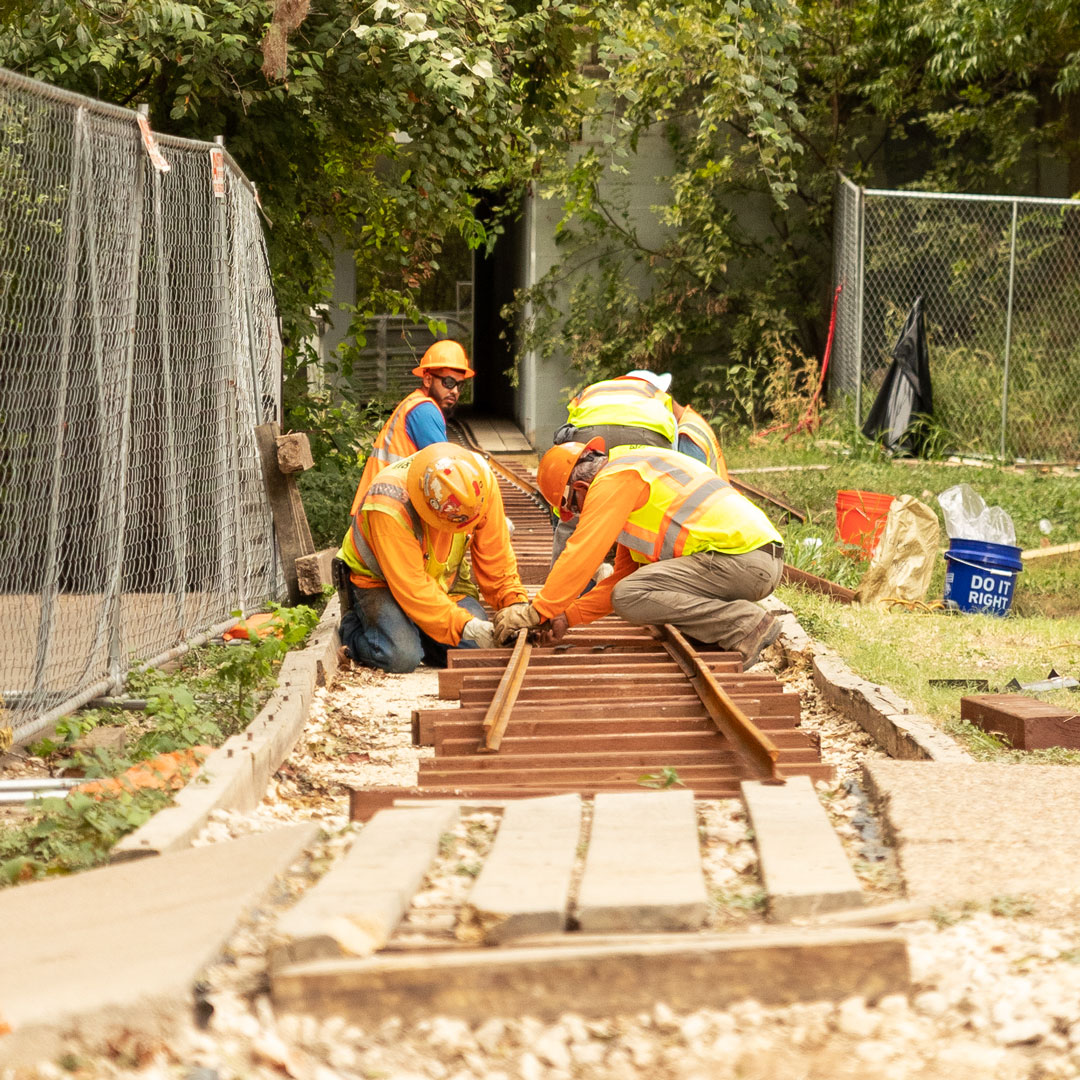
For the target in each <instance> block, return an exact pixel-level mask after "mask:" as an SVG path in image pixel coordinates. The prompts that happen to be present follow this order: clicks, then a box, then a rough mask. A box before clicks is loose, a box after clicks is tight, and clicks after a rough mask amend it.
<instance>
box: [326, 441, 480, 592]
mask: <svg viewBox="0 0 1080 1080" xmlns="http://www.w3.org/2000/svg"><path fill="white" fill-rule="evenodd" d="M409 464H410V462H409V460H408V459H406V460H403V461H397V462H395V463H394V464H393V465H388V466H387V467H386V468H385V469H383V470H382V471H381V472H380V473H379V475H378V476H377V477H376V479H375V481H374V482H373V483H372V484H371V486H370V487H369V488H368V489H367V491H366V492H365V493H364V498H363V501H362V502H361V504H360V506H359V508H358V509H357V511H356V513H355V514H353V519H352V524H351V525H350V526H349V531H348V532H347V533H346V534H345V539H344V540H342V542H341V547H340V548H339V549H338V558H339V559H342V560H344V562H346V563H347V564H348V566H349V569H350V570H351V571H352V578H353V580H354V581H355V582H356V584H357V585H360V586H363V585H364V584H370V583H372V582H378V581H385V580H386V575H385V574H384V573H383V570H382V567H381V566H380V565H379V560H378V558H377V556H376V555H375V552H374V551H373V550H372V548H371V527H370V525H369V523H368V518H369V515H371V514H388V515H389V516H390V517H392V518H393V519H394V520H395V521H397V522H398V524H400V525H401V527H402V528H403V529H405V530H406V531H407V532H409V533H411V534H412V535H413V537H414V538H415V539H416V542H417V543H418V544H419V545H420V550H421V552H422V553H423V556H424V570H425V571H426V573H427V575H428V577H430V578H434V580H435V581H436V583H437V584H438V586H439V588H440V589H442V591H443V592H445V593H447V594H450V595H455V596H457V595H461V596H478V592H477V588H476V585H475V583H474V582H473V581H472V579H471V575H470V573H469V567H468V566H463V563H464V560H465V554H466V552H467V551H468V548H469V540H470V539H471V537H472V534H471V533H447V532H443V531H439V532H438V533H437V534H436V533H434V530H432V529H431V528H430V527H429V526H428V524H427V523H426V522H425V521H424V520H423V519H422V518H421V517H420V515H419V514H418V513H417V512H416V510H415V509H414V507H413V505H412V503H411V502H409V495H408V492H407V490H406V488H405V476H406V474H407V473H408V471H409ZM447 539H449V544H448V545H447ZM447 546H448V548H449V550H448V551H446V552H445V553H443V549H444V548H446V547H447Z"/></svg>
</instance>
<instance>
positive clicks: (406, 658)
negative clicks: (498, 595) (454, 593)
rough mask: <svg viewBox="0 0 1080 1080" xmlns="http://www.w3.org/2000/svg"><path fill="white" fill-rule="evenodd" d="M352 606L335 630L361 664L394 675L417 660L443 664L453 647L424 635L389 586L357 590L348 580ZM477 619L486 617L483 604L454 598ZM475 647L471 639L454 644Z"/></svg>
mask: <svg viewBox="0 0 1080 1080" xmlns="http://www.w3.org/2000/svg"><path fill="white" fill-rule="evenodd" d="M349 594H350V596H351V597H352V609H351V610H350V611H347V612H345V615H344V616H343V618H342V620H341V626H340V627H339V629H338V633H339V634H340V635H341V641H342V644H343V645H344V646H345V648H346V650H348V653H349V656H350V657H351V658H352V659H353V660H355V661H356V663H358V664H363V665H364V666H365V667H373V668H378V669H379V670H380V671H388V672H390V673H391V674H394V675H402V674H405V673H406V672H409V671H415V670H416V669H417V668H418V667H419V666H420V664H421V662H423V663H425V664H427V665H428V666H429V667H438V668H444V667H446V651H447V649H449V648H454V647H455V646H450V645H444V644H443V643H442V642H440V641H436V640H435V639H434V638H432V637H430V636H429V635H427V634H425V633H424V631H423V630H421V629H420V627H419V626H417V625H416V623H414V622H413V621H412V619H410V618H409V616H408V615H406V614H405V612H404V611H403V610H402V608H401V605H400V604H399V603H398V602H397V601H396V600H395V599H394V597H393V594H392V593H391V592H390V590H389V589H382V588H378V589H358V588H357V587H356V586H355V585H353V584H352V582H350V583H349ZM458 607H461V608H464V609H465V610H466V611H467V612H468V613H469V614H470V615H475V616H476V617H477V618H478V619H486V618H487V613H486V612H485V611H484V608H483V605H481V603H480V602H479V601H478V600H474V599H473V598H472V597H471V596H464V597H462V598H461V599H460V600H459V601H458ZM456 647H457V648H462V649H475V648H476V644H475V643H474V642H472V641H463V642H462V643H461V645H459V646H456Z"/></svg>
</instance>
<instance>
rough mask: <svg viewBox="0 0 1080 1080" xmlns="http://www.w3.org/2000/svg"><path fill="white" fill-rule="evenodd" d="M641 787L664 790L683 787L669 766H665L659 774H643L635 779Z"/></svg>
mask: <svg viewBox="0 0 1080 1080" xmlns="http://www.w3.org/2000/svg"><path fill="white" fill-rule="evenodd" d="M637 782H638V784H640V785H641V787H647V788H657V789H666V788H672V787H685V786H686V785H685V784H684V783H683V782H682V781H681V780H680V779H679V774H678V773H677V772H676V771H675V769H673V768H672V767H671V766H670V765H665V766H664V767H663V769H661V770H660V772H659V773H645V774H644V775H642V776H639V777H638V779H637Z"/></svg>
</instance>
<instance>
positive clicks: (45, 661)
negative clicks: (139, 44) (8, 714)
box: [33, 109, 86, 693]
mask: <svg viewBox="0 0 1080 1080" xmlns="http://www.w3.org/2000/svg"><path fill="white" fill-rule="evenodd" d="M74 128H75V133H74V134H75V137H74V139H73V140H72V149H71V156H72V162H71V181H70V184H71V186H70V189H69V195H68V200H67V208H66V210H67V212H66V213H65V215H64V225H63V228H64V234H65V235H64V291H63V298H62V301H61V306H60V343H59V348H58V349H57V354H58V355H57V359H56V366H57V370H58V376H57V379H58V383H57V393H56V399H55V400H54V401H53V402H52V408H53V410H54V411H53V420H54V431H55V436H54V438H55V445H54V447H53V460H52V470H51V476H50V481H49V502H48V510H47V515H48V516H47V519H46V521H47V524H46V533H45V561H44V566H43V567H42V580H41V607H40V609H39V610H38V634H37V649H36V652H35V655H34V676H33V679H34V690H35V692H37V693H40V692H41V691H42V690H44V689H45V673H46V671H47V669H48V667H49V654H50V653H51V651H52V643H53V639H54V636H55V635H54V632H53V631H54V627H53V619H54V616H55V613H56V599H57V595H58V593H59V591H60V584H59V573H60V569H59V563H60V551H59V548H60V491H61V488H62V487H63V483H64V434H65V432H66V431H67V425H68V415H67V399H68V378H69V374H70V367H71V339H72V333H73V326H74V322H75V279H76V276H77V272H78V270H77V263H78V258H79V236H80V229H79V225H80V224H81V221H82V217H83V212H82V207H83V175H84V163H83V158H84V150H85V147H86V114H85V113H84V112H83V110H82V109H78V110H77V111H76V113H75V118H74Z"/></svg>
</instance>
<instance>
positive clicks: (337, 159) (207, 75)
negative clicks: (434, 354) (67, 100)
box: [0, 0, 574, 363]
mask: <svg viewBox="0 0 1080 1080" xmlns="http://www.w3.org/2000/svg"><path fill="white" fill-rule="evenodd" d="M4 2H5V7H6V10H5V14H6V16H7V17H6V20H5V25H4V27H3V28H2V29H0V63H3V64H4V65H5V66H7V67H9V68H12V69H14V70H17V71H20V72H22V73H25V74H27V75H30V76H32V77H35V78H40V79H43V80H45V81H46V82H49V83H52V84H53V85H57V86H62V87H65V88H68V89H72V90H76V91H79V92H82V93H85V94H89V95H92V96H95V97H98V98H102V99H104V100H106V101H111V102H114V103H116V104H120V105H126V106H134V105H137V104H141V103H146V104H148V105H149V106H150V117H151V123H152V125H153V127H154V128H155V129H157V130H161V131H168V132H171V133H173V134H178V135H185V136H190V137H193V138H201V139H210V138H212V137H213V136H215V135H224V137H225V142H226V145H227V146H228V148H229V150H230V152H231V153H232V155H233V156H234V157H235V158H236V159H237V161H238V162H239V164H240V165H241V167H242V168H243V169H244V170H245V172H246V173H247V175H248V177H249V178H250V179H251V180H253V181H254V182H255V183H256V184H257V185H258V188H259V191H260V195H261V198H262V202H263V204H264V207H265V210H266V215H267V217H268V219H269V220H270V221H271V222H272V227H271V228H270V229H269V231H268V241H269V246H270V255H271V265H272V269H273V272H274V277H275V284H276V290H277V295H278V301H279V305H280V307H281V310H282V314H283V318H284V322H285V329H286V341H287V343H289V345H290V346H291V347H292V353H291V355H292V356H293V359H294V363H299V362H302V357H299V354H298V353H297V351H296V350H297V348H298V344H299V342H300V341H301V340H302V339H303V338H304V336H305V335H306V334H308V333H310V331H311V324H310V317H309V313H310V310H311V309H312V307H313V306H314V305H315V304H316V303H317V302H318V301H320V300H321V299H322V298H323V296H324V295H325V291H326V286H327V283H328V281H329V278H330V274H331V265H330V261H329V252H328V250H327V244H326V238H327V237H328V236H331V235H340V236H344V237H347V238H351V240H352V242H353V243H354V244H355V247H356V250H357V256H358V262H359V264H360V266H361V267H362V270H363V272H362V274H361V275H360V281H359V283H358V287H359V289H360V294H359V296H358V301H357V309H358V313H359V318H360V320H361V321H362V319H363V317H364V315H365V314H367V313H370V312H374V311H385V310H391V311H394V310H404V311H407V312H409V313H410V314H411V315H413V316H414V317H415V316H416V315H417V314H418V312H417V311H416V304H415V297H416V293H417V290H418V289H419V287H420V285H421V284H422V283H423V281H424V280H425V279H426V278H427V277H429V276H430V275H431V274H433V273H435V272H437V270H438V255H439V251H440V245H441V243H442V240H443V238H444V237H447V236H449V235H461V236H463V237H465V238H466V240H467V242H468V243H469V244H471V245H473V246H479V245H482V244H485V243H488V242H490V240H491V227H490V225H487V224H484V223H481V222H480V221H478V220H477V218H476V216H475V214H474V213H473V210H474V207H475V205H476V202H477V193H478V192H480V191H483V190H487V189H490V190H493V191H497V190H502V189H504V188H506V187H507V186H508V185H514V184H518V185H520V183H521V182H522V179H521V178H522V177H523V176H524V175H526V174H527V171H528V169H529V167H530V162H531V154H532V152H533V147H534V145H536V144H537V143H542V142H543V141H544V140H545V137H546V133H545V129H546V123H547V116H548V115H549V114H550V113H551V111H552V109H553V105H554V103H556V102H557V101H558V100H559V99H560V97H561V96H562V94H563V92H564V89H563V84H564V81H565V76H566V71H567V69H568V66H569V64H570V62H571V61H572V58H573V48H574V30H573V23H572V19H573V17H574V8H573V7H572V6H571V5H569V4H562V3H556V2H552V0H531V2H526V0H519V2H515V3H505V2H504V3H489V2H484V3H480V2H475V3H474V2H472V0H435V2H433V3H429V4H425V5H422V6H421V5H419V4H411V3H399V2H395V0H375V2H374V3H372V4H362V5H361V4H353V3H350V2H349V0H327V2H325V3H322V4H320V5H318V6H317V8H310V9H309V6H308V2H307V0H203V2H201V3H199V4H191V3H183V2H180V0H33V2H28V0H4Z"/></svg>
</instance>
